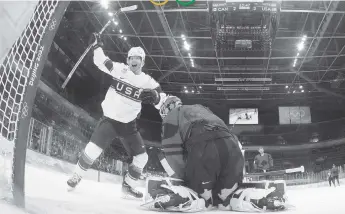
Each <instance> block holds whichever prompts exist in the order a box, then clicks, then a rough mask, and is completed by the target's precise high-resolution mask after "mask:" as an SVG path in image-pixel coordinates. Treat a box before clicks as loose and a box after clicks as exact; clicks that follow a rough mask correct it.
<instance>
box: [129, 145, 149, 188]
mask: <svg viewBox="0 0 345 214" xmlns="http://www.w3.org/2000/svg"><path fill="white" fill-rule="evenodd" d="M147 160H148V155H147V153H146V152H145V153H142V154H139V155H136V156H134V157H133V162H132V163H131V164H130V165H129V167H128V173H127V174H126V177H125V182H126V183H127V184H128V185H129V186H131V187H133V188H135V187H137V186H138V182H137V181H138V179H139V178H140V175H141V173H142V171H143V169H144V167H145V165H146V163H147Z"/></svg>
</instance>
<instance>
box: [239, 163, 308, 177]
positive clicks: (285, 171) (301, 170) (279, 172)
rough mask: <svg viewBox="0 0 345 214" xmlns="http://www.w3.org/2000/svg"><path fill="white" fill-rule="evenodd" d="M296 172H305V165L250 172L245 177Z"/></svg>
mask: <svg viewBox="0 0 345 214" xmlns="http://www.w3.org/2000/svg"><path fill="white" fill-rule="evenodd" d="M295 172H304V166H300V167H297V168H291V169H284V170H277V171H269V172H259V173H250V174H245V175H244V177H247V178H248V177H256V176H265V175H284V174H289V173H295Z"/></svg>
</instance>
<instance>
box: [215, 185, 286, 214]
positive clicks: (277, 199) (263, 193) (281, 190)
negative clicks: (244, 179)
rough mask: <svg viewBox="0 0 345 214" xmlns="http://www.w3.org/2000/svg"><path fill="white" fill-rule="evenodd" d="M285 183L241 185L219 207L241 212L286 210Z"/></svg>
mask: <svg viewBox="0 0 345 214" xmlns="http://www.w3.org/2000/svg"><path fill="white" fill-rule="evenodd" d="M285 187H286V185H285V181H263V182H251V183H243V184H241V186H240V187H239V188H238V189H237V190H236V192H235V193H234V194H232V195H229V197H228V198H227V199H226V200H224V202H223V204H221V205H220V206H219V208H220V209H222V210H234V211H241V212H262V211H264V210H270V211H276V210H284V209H285V208H286V194H285Z"/></svg>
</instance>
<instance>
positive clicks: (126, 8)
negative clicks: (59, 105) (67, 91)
mask: <svg viewBox="0 0 345 214" xmlns="http://www.w3.org/2000/svg"><path fill="white" fill-rule="evenodd" d="M137 8H138V6H137V5H132V6H129V7H123V8H121V9H120V10H118V11H116V13H115V14H114V15H116V14H118V13H119V12H127V11H132V10H136V9H137ZM113 21H114V20H113V19H110V20H109V21H108V22H107V24H105V25H104V27H103V28H102V29H101V31H100V32H98V34H99V35H102V33H103V32H104V30H105V29H106V28H107V27H108V26H109V25H110V23H111V22H113ZM94 45H95V44H90V45H89V46H88V47H87V48H86V50H85V51H84V53H83V54H82V55H81V56H80V58H79V60H78V62H77V63H76V64H75V65H74V67H73V68H72V70H71V72H69V74H68V76H67V78H66V79H65V81H64V83H63V84H62V86H61V88H62V89H64V88H65V87H66V85H67V83H68V82H69V80H70V79H71V78H72V76H73V74H74V72H75V71H76V70H77V68H78V66H79V64H80V63H81V61H83V59H84V57H85V56H86V54H87V53H88V52H89V51H90V50H91V48H92V47H93V46H94Z"/></svg>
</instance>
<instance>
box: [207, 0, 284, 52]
mask: <svg viewBox="0 0 345 214" xmlns="http://www.w3.org/2000/svg"><path fill="white" fill-rule="evenodd" d="M209 5H210V8H209V11H210V14H211V16H210V23H211V29H212V40H213V41H214V45H215V47H216V49H217V50H269V49H270V48H271V45H272V41H273V40H274V38H275V36H276V32H277V29H278V25H279V20H280V2H279V1H271V2H263V1H260V2H258V1H256V2H250V1H247V2H239V1H228V0H223V1H212V3H211V4H209Z"/></svg>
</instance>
